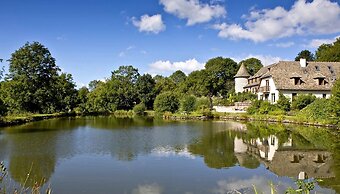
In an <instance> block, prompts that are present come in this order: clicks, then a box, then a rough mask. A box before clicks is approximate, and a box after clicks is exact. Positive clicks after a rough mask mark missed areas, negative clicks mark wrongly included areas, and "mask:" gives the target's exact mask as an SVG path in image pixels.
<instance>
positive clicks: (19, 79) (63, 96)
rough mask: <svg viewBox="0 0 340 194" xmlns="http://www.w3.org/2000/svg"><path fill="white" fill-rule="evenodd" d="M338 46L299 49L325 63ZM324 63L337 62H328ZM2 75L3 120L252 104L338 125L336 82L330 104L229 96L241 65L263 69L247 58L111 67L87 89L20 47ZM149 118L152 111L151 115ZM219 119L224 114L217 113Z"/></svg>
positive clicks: (34, 49)
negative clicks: (191, 66) (185, 67)
mask: <svg viewBox="0 0 340 194" xmlns="http://www.w3.org/2000/svg"><path fill="white" fill-rule="evenodd" d="M338 45H340V39H337V40H336V42H335V43H334V44H329V45H326V46H325V45H322V46H320V48H319V49H318V50H317V53H316V54H315V56H314V55H312V54H311V53H310V52H306V51H303V52H301V53H299V55H301V56H305V55H308V56H307V57H312V58H311V59H313V60H321V59H322V60H326V59H325V57H327V56H328V55H329V53H334V52H339V51H335V50H336V49H337V48H338ZM328 61H340V59H336V58H334V57H333V58H329V60H328ZM8 62H9V67H8V72H6V74H4V71H3V70H2V71H0V77H1V80H2V81H1V82H0V115H1V116H2V117H1V119H2V121H3V122H4V121H5V120H6V119H7V120H11V118H16V117H19V116H18V115H28V116H27V117H28V118H30V115H41V114H42V115H44V114H56V113H58V114H63V113H67V114H78V115H82V114H115V115H118V116H119V115H131V114H137V115H144V114H145V113H146V112H150V111H156V112H157V113H161V114H165V115H167V116H169V115H189V116H207V117H212V116H214V115H215V116H218V115H220V114H219V113H214V112H212V107H213V105H225V106H229V105H234V103H235V102H243V101H253V105H252V106H251V107H250V108H249V109H248V114H249V115H274V116H294V117H296V118H301V119H302V120H310V119H312V120H315V121H322V122H325V123H333V124H334V123H339V119H338V118H339V106H340V105H339V104H340V103H339V98H340V97H339V95H340V94H339V81H338V82H337V84H336V86H335V87H334V88H335V89H334V91H333V97H332V98H331V99H330V100H321V99H315V97H313V96H309V95H300V96H298V97H297V98H296V99H294V101H293V103H292V104H291V103H290V101H289V99H286V98H284V97H283V96H281V97H280V99H279V101H278V103H277V104H276V105H272V104H270V103H268V102H263V101H257V100H255V99H256V95H254V94H250V93H239V94H235V92H234V76H235V74H236V73H237V70H238V69H239V67H240V64H241V63H243V64H245V66H246V68H247V69H248V71H249V73H250V74H251V75H253V74H255V73H256V72H257V71H258V70H259V69H260V68H261V67H262V66H263V65H262V63H261V61H260V60H258V59H256V58H250V59H246V60H243V61H241V62H240V63H236V62H235V61H234V60H232V59H230V58H223V57H216V58H212V59H210V60H208V61H207V63H206V64H205V68H204V69H202V70H197V71H193V72H191V73H190V74H189V75H186V74H185V73H183V72H182V71H180V70H178V71H176V72H174V73H173V74H172V75H170V76H168V77H165V76H161V75H156V76H154V77H153V76H151V75H150V74H147V73H146V74H140V72H139V71H138V69H136V68H134V67H133V66H120V67H113V68H112V69H113V71H112V72H111V75H110V77H109V78H107V79H105V80H93V81H91V82H90V83H89V85H88V87H82V88H79V89H77V88H76V84H75V82H74V81H73V77H72V75H71V74H68V73H64V72H61V69H60V68H59V67H58V66H57V64H56V60H55V59H54V58H53V57H52V54H51V53H50V51H49V50H48V48H46V47H45V46H44V45H42V44H40V43H38V42H33V43H26V44H25V45H24V46H22V47H21V48H19V49H18V50H16V51H15V52H14V53H13V54H12V56H11V58H10V59H9V60H8ZM152 114H153V113H152ZM221 115H225V114H221Z"/></svg>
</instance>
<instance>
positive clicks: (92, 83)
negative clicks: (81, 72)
mask: <svg viewBox="0 0 340 194" xmlns="http://www.w3.org/2000/svg"><path fill="white" fill-rule="evenodd" d="M102 83H103V82H102V81H100V80H92V81H90V83H89V90H90V91H93V90H94V89H96V87H97V86H98V85H99V84H102Z"/></svg>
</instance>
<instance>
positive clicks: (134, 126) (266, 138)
mask: <svg viewBox="0 0 340 194" xmlns="http://www.w3.org/2000/svg"><path fill="white" fill-rule="evenodd" d="M0 148H1V149H0V160H5V162H6V163H7V164H8V167H9V171H10V175H11V177H12V178H13V179H14V180H15V181H16V182H18V183H20V184H24V181H25V178H26V177H27V173H28V172H30V171H31V174H32V175H33V176H32V177H30V179H29V181H28V183H27V185H33V184H34V182H38V183H40V184H41V185H44V184H45V183H52V185H53V183H54V184H55V185H57V186H56V187H57V188H55V189H56V190H57V191H60V193H63V191H65V192H70V191H72V192H81V190H77V189H75V188H77V187H79V186H80V185H87V184H88V185H91V184H94V183H93V182H87V181H89V180H88V179H86V177H87V176H93V174H95V176H96V177H101V183H99V182H95V183H96V184H97V185H101V186H102V185H108V186H103V188H102V189H103V191H105V192H103V193H107V192H109V191H110V190H105V188H106V187H108V188H109V186H111V187H110V189H112V186H114V187H115V189H116V190H117V192H118V191H120V192H121V193H146V192H147V193H171V192H173V193H183V192H182V191H184V190H185V191H186V192H189V191H190V192H193V193H209V192H210V193H226V192H227V191H231V190H234V189H235V188H239V189H241V190H238V191H242V192H243V191H244V192H247V191H248V190H249V189H250V190H251V188H252V185H253V184H255V185H257V186H258V187H259V188H260V189H263V191H266V190H268V189H269V185H268V179H272V180H276V181H281V182H282V184H281V187H282V188H283V186H284V187H286V186H287V185H289V184H292V181H287V180H286V179H282V178H280V179H279V178H275V176H279V177H296V176H297V174H298V173H299V172H300V171H305V172H307V174H308V175H309V176H310V177H315V178H323V179H324V182H322V183H321V185H322V186H323V187H327V188H332V189H334V190H335V191H336V192H340V190H339V185H340V183H339V182H340V178H339V177H340V167H339V164H340V162H339V161H340V156H339V155H340V153H339V152H338V150H339V142H338V138H337V136H334V135H333V134H330V133H328V132H327V130H326V129H321V128H318V129H316V128H312V127H309V128H308V127H301V126H285V125H268V124H263V123H247V124H244V123H238V122H216V121H214V122H210V121H209V122H201V121H197V122H164V121H162V120H151V119H143V118H129V119H116V118H114V117H81V118H65V119H53V120H49V121H42V122H36V123H30V124H27V125H23V126H17V127H11V128H5V129H3V130H2V132H1V133H0ZM79 158H82V159H79ZM88 158H91V163H90V162H89V159H88ZM201 159H202V160H203V162H200V161H201ZM66 164H67V165H66ZM202 164H204V165H202ZM84 169H87V170H86V171H85V172H84ZM268 170H269V171H270V172H271V174H270V176H269V175H265V174H266V173H268ZM207 171H209V173H208V174H207ZM240 172H242V173H240ZM71 173H73V175H71ZM274 175H275V176H274ZM58 177H59V178H58ZM60 177H63V180H62V179H61V178H60ZM68 177H73V179H71V178H68ZM77 177H78V178H77ZM180 177H185V178H180ZM94 178H95V177H94ZM75 179H79V180H78V181H79V184H80V185H77V184H78V183H77V182H76V180H75ZM94 180H96V179H94ZM113 180H114V181H116V180H121V181H123V182H124V181H125V183H124V184H122V185H112V184H111V183H110V181H111V182H112V181H113ZM142 180H143V181H145V182H142ZM176 180H181V181H183V183H179V182H177V181H176ZM91 181H93V180H92V179H91ZM105 181H107V182H105ZM61 183H62V184H61ZM58 184H59V185H60V186H59V187H58ZM181 184H183V185H181ZM240 185H242V186H240ZM64 186H65V188H63V189H65V190H63V189H61V187H64ZM173 186H175V187H176V189H175V190H172V188H171V187H173ZM67 188H69V190H67ZM71 188H72V189H73V190H72V189H71ZM85 188H86V186H85ZM108 188H106V189H108ZM119 188H121V190H119ZM188 188H190V189H188ZM191 188H195V189H191ZM207 188H208V189H207ZM181 189H182V190H181ZM91 191H93V192H96V190H91Z"/></svg>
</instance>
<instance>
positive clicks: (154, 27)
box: [132, 14, 166, 34]
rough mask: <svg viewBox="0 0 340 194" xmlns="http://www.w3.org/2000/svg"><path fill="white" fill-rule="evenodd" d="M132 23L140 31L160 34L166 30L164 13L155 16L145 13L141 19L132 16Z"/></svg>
mask: <svg viewBox="0 0 340 194" xmlns="http://www.w3.org/2000/svg"><path fill="white" fill-rule="evenodd" d="M132 23H133V25H134V26H136V27H137V28H138V29H139V31H140V32H151V33H154V34H158V33H160V32H162V31H164V30H165V28H166V26H165V24H164V23H163V20H162V15H160V14H157V15H153V16H149V15H143V16H141V18H140V20H137V19H136V18H132Z"/></svg>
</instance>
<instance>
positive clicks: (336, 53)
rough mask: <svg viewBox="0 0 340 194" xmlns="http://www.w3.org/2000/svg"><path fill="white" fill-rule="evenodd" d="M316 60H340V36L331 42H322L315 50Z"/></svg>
mask: <svg viewBox="0 0 340 194" xmlns="http://www.w3.org/2000/svg"><path fill="white" fill-rule="evenodd" d="M315 55H316V60H317V61H328V62H340V38H337V39H336V41H335V42H334V43H332V44H323V45H321V46H320V47H319V48H318V50H317V51H316V54H315Z"/></svg>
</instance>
